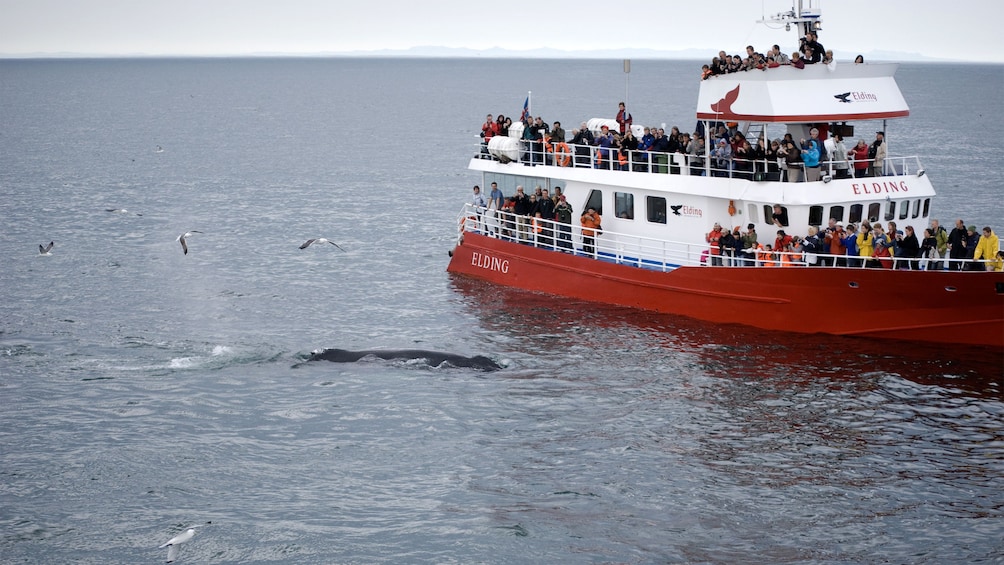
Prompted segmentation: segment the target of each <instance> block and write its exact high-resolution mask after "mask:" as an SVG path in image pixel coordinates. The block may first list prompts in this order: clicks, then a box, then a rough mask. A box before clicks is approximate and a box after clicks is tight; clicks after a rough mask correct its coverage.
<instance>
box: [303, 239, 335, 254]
mask: <svg viewBox="0 0 1004 565" xmlns="http://www.w3.org/2000/svg"><path fill="white" fill-rule="evenodd" d="M315 243H330V244H331V245H334V246H335V247H337V248H339V249H342V247H341V246H340V245H338V244H337V243H335V242H334V241H331V240H330V239H325V238H323V237H318V238H316V239H308V240H307V241H306V242H305V243H304V244H303V245H301V246H300V249H306V248H308V247H310V246H311V245H313V244H315ZM342 251H345V250H344V249H342Z"/></svg>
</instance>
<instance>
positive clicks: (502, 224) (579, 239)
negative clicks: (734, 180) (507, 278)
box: [457, 204, 987, 272]
mask: <svg viewBox="0 0 1004 565" xmlns="http://www.w3.org/2000/svg"><path fill="white" fill-rule="evenodd" d="M457 219H458V225H459V233H458V242H459V241H460V240H462V239H463V235H464V233H466V232H474V233H479V234H482V235H486V236H488V237H495V238H500V239H504V240H506V241H511V242H514V243H521V244H524V245H531V246H533V247H537V248H542V249H547V250H550V251H554V252H558V253H571V254H574V255H578V256H582V257H590V258H592V259H597V260H603V261H610V262H614V263H618V264H623V265H630V266H634V267H639V268H644V269H652V270H658V271H664V272H665V271H672V270H673V269H676V268H677V267H682V266H691V267H697V266H709V267H715V266H723V267H796V266H798V267H806V266H826V267H831V268H863V267H871V266H881V267H885V268H892V269H899V268H901V269H911V270H941V269H951V268H953V266H954V267H955V268H956V269H957V270H963V269H964V268H965V267H966V265H968V264H973V263H982V264H985V263H987V261H975V262H974V261H973V260H972V259H949V258H947V257H946V258H935V257H909V258H908V257H889V258H869V257H860V256H857V255H831V254H828V253H807V252H805V251H804V250H803V251H777V250H766V249H765V248H756V249H747V250H744V253H742V254H739V255H736V254H735V253H734V252H733V250H730V249H726V250H724V252H722V253H713V252H712V247H711V245H710V244H708V243H694V242H682V241H671V240H663V239H657V238H651V237H644V236H639V235H633V234H626V233H620V232H612V231H609V230H606V229H603V230H594V229H592V228H583V227H582V226H581V225H579V224H578V222H576V221H575V220H573V223H572V224H564V223H561V222H558V221H554V220H546V219H543V218H533V217H530V216H523V215H517V214H514V213H511V212H508V211H505V210H495V209H488V208H484V207H479V206H474V205H473V204H465V205H464V207H463V208H462V209H461V211H460V214H459V215H458V217H457Z"/></svg>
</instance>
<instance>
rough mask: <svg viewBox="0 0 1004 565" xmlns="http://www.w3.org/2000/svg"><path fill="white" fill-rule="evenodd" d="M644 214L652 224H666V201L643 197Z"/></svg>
mask: <svg viewBox="0 0 1004 565" xmlns="http://www.w3.org/2000/svg"><path fill="white" fill-rule="evenodd" d="M645 213H646V215H647V217H648V221H650V222H652V223H654V224H665V223H666V199H665V198H663V197H661V196H646V197H645Z"/></svg>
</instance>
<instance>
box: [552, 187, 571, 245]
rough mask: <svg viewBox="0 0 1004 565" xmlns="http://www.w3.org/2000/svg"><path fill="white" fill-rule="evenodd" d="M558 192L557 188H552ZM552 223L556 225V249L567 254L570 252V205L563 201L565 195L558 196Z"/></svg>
mask: <svg viewBox="0 0 1004 565" xmlns="http://www.w3.org/2000/svg"><path fill="white" fill-rule="evenodd" d="M554 190H555V192H558V187H555V188H554ZM554 221H555V223H557V224H558V247H560V248H561V250H562V251H565V252H567V253H571V252H572V205H571V204H569V203H568V200H566V199H565V195H564V194H561V195H559V196H558V203H557V204H556V205H555V206H554Z"/></svg>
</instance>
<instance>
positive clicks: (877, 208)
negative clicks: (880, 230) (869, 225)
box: [868, 202, 882, 222]
mask: <svg viewBox="0 0 1004 565" xmlns="http://www.w3.org/2000/svg"><path fill="white" fill-rule="evenodd" d="M881 214H882V205H881V204H879V203H878V202H874V203H872V204H869V205H868V221H869V222H877V221H879V218H881V217H882V216H881Z"/></svg>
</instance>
